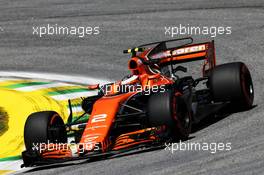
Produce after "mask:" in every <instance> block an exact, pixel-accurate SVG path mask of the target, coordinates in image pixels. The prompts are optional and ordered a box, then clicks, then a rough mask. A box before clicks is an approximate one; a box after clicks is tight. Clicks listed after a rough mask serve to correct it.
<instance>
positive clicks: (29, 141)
mask: <svg viewBox="0 0 264 175" xmlns="http://www.w3.org/2000/svg"><path fill="white" fill-rule="evenodd" d="M24 142H25V146H26V150H28V151H30V150H32V149H33V148H35V146H40V144H45V143H48V142H49V143H66V142H67V134H66V129H65V125H64V122H63V120H62V118H61V117H60V116H59V114H58V113H56V112H54V111H42V112H36V113H33V114H31V115H29V117H28V118H27V120H26V124H25V127H24Z"/></svg>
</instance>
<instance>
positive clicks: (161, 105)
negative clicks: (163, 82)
mask: <svg viewBox="0 0 264 175" xmlns="http://www.w3.org/2000/svg"><path fill="white" fill-rule="evenodd" d="M147 110H148V118H149V122H150V125H151V126H162V125H165V126H167V127H168V129H169V131H170V134H171V135H172V138H174V139H180V140H185V139H188V137H189V134H190V132H191V127H192V113H191V112H190V111H188V109H187V106H186V103H185V102H184V100H183V99H181V98H180V97H176V95H175V93H174V91H173V90H169V91H166V92H162V93H156V94H152V95H151V96H150V97H149V101H148V106H147Z"/></svg>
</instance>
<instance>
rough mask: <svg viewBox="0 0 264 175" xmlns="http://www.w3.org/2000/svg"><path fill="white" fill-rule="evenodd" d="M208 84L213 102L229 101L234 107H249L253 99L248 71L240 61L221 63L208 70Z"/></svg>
mask: <svg viewBox="0 0 264 175" xmlns="http://www.w3.org/2000/svg"><path fill="white" fill-rule="evenodd" d="M209 86H210V89H211V94H212V97H213V100H214V101H215V102H226V101H229V102H231V105H232V106H233V107H235V108H236V109H249V108H251V107H252V104H253V100H254V88H253V83H252V79H251V75H250V72H249V70H248V68H247V66H246V65H245V64H244V63H242V62H234V63H227V64H222V65H219V66H217V67H215V68H214V69H213V70H212V71H211V72H210V77H209Z"/></svg>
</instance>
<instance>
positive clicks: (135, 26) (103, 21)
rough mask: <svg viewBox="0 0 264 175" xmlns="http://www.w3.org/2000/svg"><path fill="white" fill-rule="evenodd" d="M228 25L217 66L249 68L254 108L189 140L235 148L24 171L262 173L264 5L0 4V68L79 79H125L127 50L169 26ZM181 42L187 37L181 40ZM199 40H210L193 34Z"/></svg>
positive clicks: (200, 0)
mask: <svg viewBox="0 0 264 175" xmlns="http://www.w3.org/2000/svg"><path fill="white" fill-rule="evenodd" d="M48 23H50V24H56V23H57V24H60V25H87V26H89V25H97V26H100V29H101V30H100V35H97V36H90V37H86V38H84V39H82V38H78V37H76V36H75V37H65V36H49V37H42V38H39V37H37V36H33V35H32V32H33V30H32V26H40V25H45V24H48ZM178 24H183V25H184V24H185V25H187V24H190V25H193V26H197V25H199V26H231V27H232V34H231V35H220V36H217V37H215V38H214V39H215V41H216V56H217V62H218V64H220V63H224V62H231V61H243V62H245V63H246V64H247V65H248V67H249V69H250V70H251V73H252V77H253V81H254V87H255V104H256V107H255V108H253V109H252V110H249V111H244V112H240V113H235V114H231V115H229V116H228V117H225V118H223V117H222V118H221V119H219V120H218V121H217V122H211V123H209V125H208V126H207V125H206V126H201V128H202V129H199V130H198V131H196V132H194V133H193V134H192V135H191V136H192V137H193V138H192V139H191V140H190V142H208V143H213V142H217V143H219V142H223V143H227V142H231V143H232V149H231V151H221V152H217V153H215V154H212V153H210V152H209V151H177V152H174V154H172V153H171V152H169V151H165V150H164V149H160V150H156V151H151V152H146V153H140V154H133V155H129V156H124V157H119V158H114V159H108V160H102V161H97V162H91V163H82V164H73V165H72V164H70V165H69V166H55V167H50V168H44V169H36V171H29V172H27V174H262V173H263V171H264V167H263V164H264V150H263V148H264V135H263V133H264V119H263V112H264V107H263V99H264V98H263V97H264V90H263V84H264V76H263V75H264V57H263V47H264V41H263V39H264V33H263V32H264V2H263V1H261V0H258V1H257V0H252V1H247V0H244V1H243V0H240V1H235V0H225V1H209V0H192V1H167V0H166V1H157V0H155V1H152V0H151V1H150V0H149V1H141V0H137V1H110V0H109V1H91V2H87V1H84V0H76V1H72V0H66V1H63V0H48V1H40V0H25V1H20V0H12V1H11V0H9V1H2V0H1V1H0V27H1V30H0V38H1V40H0V70H10V71H14V70H15V71H30V72H52V73H60V74H72V75H74V74H76V75H82V76H90V77H98V78H105V79H118V78H120V77H122V76H124V75H125V74H127V73H128V72H127V60H128V56H127V55H123V54H122V49H125V48H128V47H129V46H135V45H137V44H142V43H146V42H152V41H158V40H163V39H169V37H168V36H165V35H164V32H165V31H164V26H177V25H178ZM177 37H183V36H182V35H178V36H177ZM194 38H195V40H196V41H206V40H208V39H212V38H211V37H210V36H202V35H196V36H194Z"/></svg>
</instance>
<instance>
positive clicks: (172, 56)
mask: <svg viewBox="0 0 264 175" xmlns="http://www.w3.org/2000/svg"><path fill="white" fill-rule="evenodd" d="M165 43H166V42H164V44H165ZM164 44H162V43H161V44H159V45H157V46H156V47H154V48H152V49H151V50H150V51H149V53H148V54H147V55H146V56H147V58H148V59H150V60H155V59H161V60H160V62H159V66H161V67H162V66H166V65H170V64H178V63H185V62H190V61H197V60H204V64H203V70H202V71H203V75H205V74H206V72H207V71H208V70H209V69H212V68H213V67H215V65H216V59H215V47H214V40H212V41H210V42H206V43H198V44H188V43H187V44H185V45H182V46H179V47H175V48H170V49H167V48H166V47H165V48H166V50H165V51H164V50H163V49H164V46H162V45H164ZM161 48H163V49H161ZM161 50H163V51H161Z"/></svg>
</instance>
